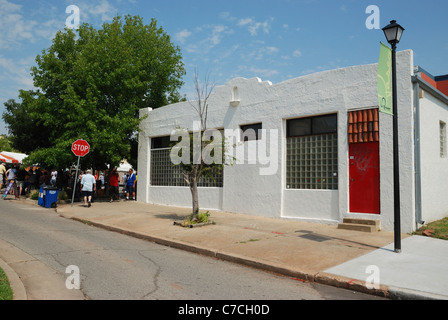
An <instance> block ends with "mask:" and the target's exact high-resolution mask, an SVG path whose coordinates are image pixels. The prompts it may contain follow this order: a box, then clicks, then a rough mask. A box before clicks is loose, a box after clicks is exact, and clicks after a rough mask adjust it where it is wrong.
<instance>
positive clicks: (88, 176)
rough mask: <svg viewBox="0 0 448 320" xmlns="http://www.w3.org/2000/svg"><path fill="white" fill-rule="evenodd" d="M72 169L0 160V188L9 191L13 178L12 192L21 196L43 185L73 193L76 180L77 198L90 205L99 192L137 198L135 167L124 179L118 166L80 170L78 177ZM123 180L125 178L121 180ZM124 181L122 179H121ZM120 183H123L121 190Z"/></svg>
mask: <svg viewBox="0 0 448 320" xmlns="http://www.w3.org/2000/svg"><path fill="white" fill-rule="evenodd" d="M75 175H76V173H75V172H74V171H73V170H72V171H70V170H68V169H66V170H56V169H52V170H47V169H43V168H39V167H28V168H25V167H24V166H21V165H18V164H13V165H5V163H3V162H2V163H0V192H1V191H2V188H4V192H5V191H6V189H7V187H8V185H9V184H10V183H11V182H12V187H11V190H8V191H9V194H10V195H14V196H15V198H16V199H20V196H21V195H26V194H28V193H30V192H31V191H32V190H40V188H41V187H46V188H56V189H58V190H60V191H64V192H66V194H67V195H69V196H72V195H73V193H72V192H73V188H74V185H75V179H77V181H76V190H75V191H74V192H75V198H76V199H79V200H81V201H84V205H85V206H86V207H90V206H91V204H92V202H93V201H94V200H95V199H97V198H98V197H99V196H104V197H107V199H109V201H110V202H113V201H120V199H121V198H125V199H126V200H135V199H136V197H135V196H136V183H137V176H136V174H135V172H133V170H132V169H130V170H129V172H127V173H125V174H124V175H123V176H122V178H121V179H120V175H119V173H118V171H117V168H113V169H112V170H110V171H108V172H101V171H97V172H95V174H93V173H92V170H86V171H85V172H84V171H81V172H79V175H78V177H75ZM120 180H121V181H120ZM120 182H121V183H120ZM120 184H121V185H123V189H122V192H121V193H120Z"/></svg>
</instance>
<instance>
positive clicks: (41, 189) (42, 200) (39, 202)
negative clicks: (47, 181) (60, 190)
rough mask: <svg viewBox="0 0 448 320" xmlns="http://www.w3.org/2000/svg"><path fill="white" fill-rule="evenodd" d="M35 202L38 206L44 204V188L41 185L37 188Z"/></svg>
mask: <svg viewBox="0 0 448 320" xmlns="http://www.w3.org/2000/svg"><path fill="white" fill-rule="evenodd" d="M37 204H38V205H39V206H42V207H43V206H44V188H43V187H41V188H40V190H39V198H38V199H37Z"/></svg>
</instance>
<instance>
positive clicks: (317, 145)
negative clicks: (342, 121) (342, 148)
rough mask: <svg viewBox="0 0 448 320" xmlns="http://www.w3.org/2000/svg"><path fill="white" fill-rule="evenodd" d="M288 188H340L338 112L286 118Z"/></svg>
mask: <svg viewBox="0 0 448 320" xmlns="http://www.w3.org/2000/svg"><path fill="white" fill-rule="evenodd" d="M286 188H287V189H326V190H337V189H338V135H337V115H336V114H334V115H327V116H319V117H309V118H300V119H292V120H288V121H287V139H286Z"/></svg>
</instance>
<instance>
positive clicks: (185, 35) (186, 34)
mask: <svg viewBox="0 0 448 320" xmlns="http://www.w3.org/2000/svg"><path fill="white" fill-rule="evenodd" d="M189 36H191V32H190V31H188V30H187V29H184V30H182V31H179V32H178V33H176V34H175V35H174V39H175V40H176V41H179V42H180V43H185V40H186V39H187V38H188V37H189Z"/></svg>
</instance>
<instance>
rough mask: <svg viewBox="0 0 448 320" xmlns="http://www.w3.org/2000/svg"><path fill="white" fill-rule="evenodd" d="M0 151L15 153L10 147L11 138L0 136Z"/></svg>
mask: <svg viewBox="0 0 448 320" xmlns="http://www.w3.org/2000/svg"><path fill="white" fill-rule="evenodd" d="M0 151H9V152H15V151H16V150H15V149H14V148H13V147H12V142H11V137H8V136H6V135H4V134H2V135H0Z"/></svg>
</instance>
